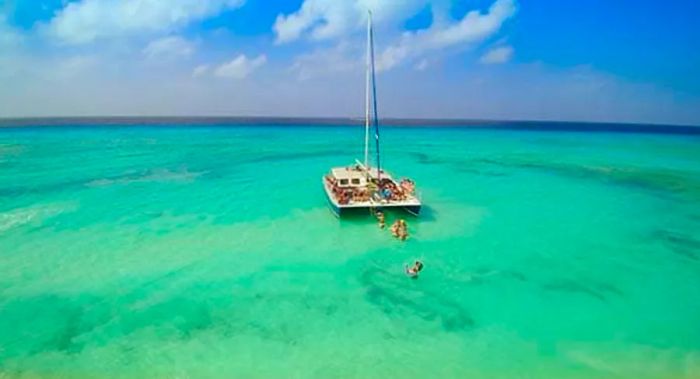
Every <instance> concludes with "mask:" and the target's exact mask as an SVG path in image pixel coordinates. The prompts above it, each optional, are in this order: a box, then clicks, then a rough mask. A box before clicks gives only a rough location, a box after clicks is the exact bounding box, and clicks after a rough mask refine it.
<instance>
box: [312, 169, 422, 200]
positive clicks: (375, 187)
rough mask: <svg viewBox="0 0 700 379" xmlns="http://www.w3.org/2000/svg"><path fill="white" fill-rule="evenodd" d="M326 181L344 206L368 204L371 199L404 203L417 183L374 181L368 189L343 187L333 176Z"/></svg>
mask: <svg viewBox="0 0 700 379" xmlns="http://www.w3.org/2000/svg"><path fill="white" fill-rule="evenodd" d="M325 179H326V182H327V183H328V186H329V187H330V188H331V192H333V196H334V197H335V198H336V199H337V200H338V203H340V204H342V205H345V204H349V203H351V202H353V203H362V202H368V201H370V199H371V198H374V199H375V200H376V201H382V200H387V201H404V200H407V199H408V198H409V197H410V196H413V195H414V192H415V183H414V182H413V180H411V179H408V178H404V179H402V180H401V181H400V182H399V183H398V184H397V183H396V182H394V181H393V180H391V179H389V178H384V179H381V180H379V181H376V180H372V182H370V183H368V185H367V186H366V187H341V186H340V185H339V183H338V181H337V180H336V179H335V178H334V177H333V176H331V175H327V176H326V177H325Z"/></svg>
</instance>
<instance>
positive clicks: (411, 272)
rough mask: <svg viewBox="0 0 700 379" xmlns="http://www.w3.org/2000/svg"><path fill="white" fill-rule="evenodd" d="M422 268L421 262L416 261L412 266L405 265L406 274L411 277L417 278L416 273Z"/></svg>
mask: <svg viewBox="0 0 700 379" xmlns="http://www.w3.org/2000/svg"><path fill="white" fill-rule="evenodd" d="M422 270H423V262H421V261H416V262H415V263H414V264H413V266H412V267H408V266H406V275H408V276H410V277H411V278H418V273H419V272H421V271H422Z"/></svg>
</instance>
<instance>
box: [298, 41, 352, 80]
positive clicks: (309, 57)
mask: <svg viewBox="0 0 700 379" xmlns="http://www.w3.org/2000/svg"><path fill="white" fill-rule="evenodd" d="M363 53H364V52H362V51H360V50H357V49H355V46H353V45H350V44H348V43H342V42H341V43H339V44H338V45H337V46H335V47H332V48H324V49H318V50H315V51H313V52H311V53H306V54H302V55H299V56H298V57H296V58H295V60H294V64H293V65H292V67H291V70H292V71H293V72H295V73H296V74H297V77H298V78H299V79H300V80H307V79H310V78H312V77H322V76H329V75H334V74H337V73H342V72H349V71H353V70H356V72H358V73H359V72H363V70H364V69H363V66H362V65H363V59H364V57H363V55H362V54H363Z"/></svg>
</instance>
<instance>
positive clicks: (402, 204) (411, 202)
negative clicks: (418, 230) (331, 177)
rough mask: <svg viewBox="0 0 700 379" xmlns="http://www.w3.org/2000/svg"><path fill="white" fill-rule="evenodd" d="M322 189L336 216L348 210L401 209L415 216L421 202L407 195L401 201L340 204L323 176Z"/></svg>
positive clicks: (371, 200) (370, 199)
mask: <svg viewBox="0 0 700 379" xmlns="http://www.w3.org/2000/svg"><path fill="white" fill-rule="evenodd" d="M321 181H322V182H323V188H324V190H325V191H326V197H327V198H328V202H329V204H330V205H331V207H332V208H333V211H334V213H335V214H336V215H340V213H341V212H342V210H349V209H381V208H403V209H405V210H406V211H408V212H409V213H411V214H415V215H417V214H418V213H419V212H420V208H421V201H420V199H418V197H417V196H415V195H409V196H407V197H406V198H405V199H401V200H388V199H374V198H369V199H368V200H366V201H356V200H352V199H350V200H349V201H348V202H347V203H344V204H341V203H340V201H339V200H338V199H337V198H336V196H335V195H334V193H333V189H332V188H331V186H330V184H329V183H328V181H327V180H326V178H325V176H324V177H322V178H321Z"/></svg>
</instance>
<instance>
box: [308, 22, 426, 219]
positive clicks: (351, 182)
mask: <svg viewBox="0 0 700 379" xmlns="http://www.w3.org/2000/svg"><path fill="white" fill-rule="evenodd" d="M370 125H372V126H374V140H375V146H376V147H375V153H376V158H375V162H374V165H375V166H374V167H371V166H370V162H369V145H370V143H369V141H370ZM364 153H365V154H364V162H360V161H358V160H356V161H355V164H353V165H350V166H345V167H333V168H331V170H330V172H329V173H328V174H326V175H324V176H323V179H322V180H323V188H324V189H325V191H326V196H327V197H328V203H329V205H330V208H331V210H332V211H333V213H334V214H335V215H336V216H338V217H340V216H341V214H343V213H344V212H346V211H349V210H353V209H369V210H370V211H371V210H378V209H382V208H399V209H405V210H406V211H407V212H409V213H411V214H414V215H418V213H420V209H421V201H420V199H419V198H418V195H417V193H416V188H415V183H414V182H413V181H412V180H411V179H406V178H405V179H402V180H400V181H397V180H395V179H394V178H393V177H392V176H391V175H390V174H389V173H388V172H387V171H385V170H384V169H383V168H382V166H381V160H380V154H379V117H378V115H377V86H376V83H375V68H374V32H373V29H372V13H371V12H368V19H367V67H366V83H365V151H364Z"/></svg>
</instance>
